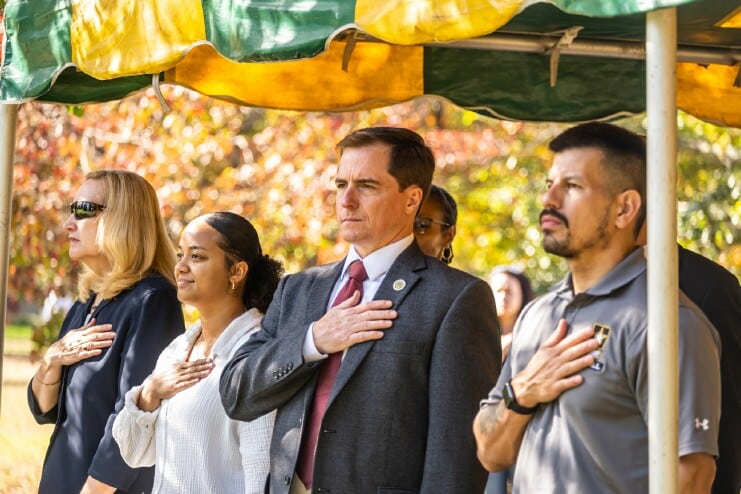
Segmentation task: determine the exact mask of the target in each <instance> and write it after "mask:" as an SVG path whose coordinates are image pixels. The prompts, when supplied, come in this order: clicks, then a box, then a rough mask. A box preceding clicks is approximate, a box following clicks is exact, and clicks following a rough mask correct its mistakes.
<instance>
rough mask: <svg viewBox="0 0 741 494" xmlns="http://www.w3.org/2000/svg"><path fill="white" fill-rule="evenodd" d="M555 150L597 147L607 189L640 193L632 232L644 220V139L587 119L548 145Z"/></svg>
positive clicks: (615, 191)
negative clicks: (586, 121) (638, 208)
mask: <svg viewBox="0 0 741 494" xmlns="http://www.w3.org/2000/svg"><path fill="white" fill-rule="evenodd" d="M548 148H549V149H550V150H551V151H553V152H554V153H560V152H563V151H568V150H569V149H575V148H597V149H599V150H600V151H602V154H604V156H605V158H604V159H603V160H602V161H601V164H602V165H603V167H604V170H605V172H606V174H605V175H606V179H607V180H606V185H607V187H608V192H609V193H611V194H619V193H620V192H623V191H625V190H628V189H633V190H636V191H638V193H639V194H640V195H641V209H640V211H639V212H638V217H637V218H636V226H635V232H634V233H635V234H636V235H638V231H639V230H640V229H641V226H642V225H643V222H644V221H645V219H646V139H645V138H644V137H643V136H640V135H638V134H635V133H633V132H631V131H629V130H627V129H624V128H622V127H618V126H617V125H612V124H608V123H602V122H589V123H585V124H581V125H577V126H576V127H571V128H570V129H568V130H566V131H564V132H562V133H561V134H559V135H558V136H556V137H555V138H554V139H553V140H552V141H551V142H550V144H549V145H548Z"/></svg>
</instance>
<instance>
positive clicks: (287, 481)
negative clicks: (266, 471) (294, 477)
mask: <svg viewBox="0 0 741 494" xmlns="http://www.w3.org/2000/svg"><path fill="white" fill-rule="evenodd" d="M283 483H284V484H286V485H289V484H290V483H291V477H289V476H288V475H286V476H285V477H283Z"/></svg>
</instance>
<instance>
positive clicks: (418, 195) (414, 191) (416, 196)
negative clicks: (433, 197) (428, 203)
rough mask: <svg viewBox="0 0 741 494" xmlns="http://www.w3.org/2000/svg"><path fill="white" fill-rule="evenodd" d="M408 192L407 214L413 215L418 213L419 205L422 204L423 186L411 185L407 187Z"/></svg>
mask: <svg viewBox="0 0 741 494" xmlns="http://www.w3.org/2000/svg"><path fill="white" fill-rule="evenodd" d="M406 193H407V204H406V211H407V214H411V215H412V216H416V215H417V211H419V207H420V206H421V205H422V195H423V193H422V188H421V187H420V186H418V185H410V186H409V187H407V189H406Z"/></svg>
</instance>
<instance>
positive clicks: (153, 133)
mask: <svg viewBox="0 0 741 494" xmlns="http://www.w3.org/2000/svg"><path fill="white" fill-rule="evenodd" d="M164 95H165V97H166V99H167V101H168V103H169V105H170V106H171V107H172V111H170V112H166V111H164V110H163V107H162V106H161V105H160V103H159V102H158V100H157V98H156V97H155V95H154V93H153V92H152V91H151V90H150V91H145V92H142V93H139V94H136V95H133V96H131V97H129V98H127V99H125V100H122V101H118V102H112V103H105V104H96V105H88V106H86V107H85V108H84V109H80V108H68V107H65V106H58V105H48V104H39V103H27V104H24V105H22V107H21V109H20V115H19V121H18V130H17V135H18V138H17V148H16V163H15V168H14V179H15V184H14V197H13V211H12V215H13V216H12V231H13V235H12V239H11V259H10V281H9V290H8V293H9V302H10V307H9V309H10V311H9V312H10V314H11V316H12V314H14V313H18V312H19V311H20V312H22V311H23V310H24V308H25V310H28V308H29V307H31V308H32V307H35V306H37V305H39V304H41V303H42V301H43V300H44V297H45V296H46V295H47V293H48V292H49V290H50V289H51V288H54V289H55V290H56V291H57V292H58V293H60V292H61V293H70V294H74V266H72V265H71V264H70V261H69V260H68V258H67V254H66V251H67V243H66V234H65V232H64V231H63V229H62V226H61V225H62V222H63V221H64V219H65V218H66V216H67V214H68V210H67V205H68V203H69V202H70V201H71V198H72V196H73V194H74V192H75V190H76V188H77V187H78V186H79V185H80V183H81V182H82V181H83V177H84V175H85V173H87V172H89V171H91V170H95V169H99V168H124V169H128V170H133V171H136V172H137V173H139V174H141V175H143V176H144V177H146V178H147V179H148V180H149V181H150V182H151V183H152V184H153V185H154V186H155V188H156V189H157V191H158V194H159V198H160V201H161V205H162V209H163V212H164V215H165V218H166V220H167V223H168V226H169V229H170V232H171V233H172V236H173V239H175V238H176V237H177V235H178V234H179V232H180V230H181V229H182V227H183V226H184V224H185V223H187V222H188V221H189V220H191V219H193V218H194V217H196V216H198V215H199V214H202V213H205V212H209V211H216V210H230V211H234V212H236V213H239V214H242V215H244V216H245V217H247V218H248V219H250V220H251V221H252V222H253V223H254V224H255V225H256V227H257V229H258V231H259V232H260V236H261V239H262V241H263V246H264V250H265V251H266V252H268V253H271V254H273V255H275V256H277V257H278V258H280V259H281V260H282V261H283V262H284V263H285V265H286V268H287V271H288V272H293V271H297V270H300V269H303V268H306V267H308V266H311V265H314V264H318V263H324V262H327V261H330V260H334V259H337V258H339V257H341V256H342V255H343V253H344V251H345V248H346V246H345V245H343V244H342V243H341V239H339V238H338V236H337V223H336V221H335V219H334V194H333V184H332V177H333V174H334V172H335V163H336V161H337V155H336V153H335V150H334V145H335V143H336V142H337V141H339V140H340V139H341V138H342V137H343V136H345V135H346V134H348V133H349V132H351V131H352V130H354V129H356V128H359V127H364V126H369V125H393V126H405V127H409V128H412V129H414V130H417V131H418V132H420V133H421V134H422V135H423V137H424V138H425V139H426V141H427V142H428V143H429V145H430V146H431V147H432V148H433V150H434V152H435V155H436V157H437V171H436V178H435V182H436V183H438V184H439V185H442V186H444V187H446V188H447V189H448V190H450V191H451V193H452V194H453V196H454V197H455V198H456V199H457V201H458V203H459V211H460V217H459V224H458V235H457V238H456V240H455V243H454V250H455V253H456V258H455V261H454V265H455V266H457V267H459V268H461V269H464V270H466V271H469V272H472V273H474V274H476V275H479V276H486V274H487V273H488V272H489V270H490V269H491V268H492V267H494V266H496V265H498V264H512V263H515V264H519V265H521V266H522V267H523V268H525V271H526V273H527V274H528V275H529V276H530V277H531V278H532V279H533V280H534V281H535V285H536V287H537V288H538V289H539V290H543V289H544V288H545V287H547V286H548V285H550V284H551V283H553V282H555V281H556V280H557V279H558V277H560V276H561V275H562V273H563V271H564V265H563V263H562V262H560V261H559V260H558V259H556V258H553V257H551V256H548V255H545V254H544V253H543V251H542V249H541V248H540V233H539V230H538V226H537V217H538V213H539V211H540V195H541V193H542V191H543V186H544V183H545V172H546V166H545V164H546V163H547V161H548V159H549V153H548V151H547V146H546V144H547V142H548V140H549V139H550V138H551V137H552V136H554V135H556V134H557V133H558V132H560V131H561V130H563V129H564V128H565V126H564V125H557V124H534V123H519V122H506V121H500V120H494V119H491V118H488V117H484V116H481V115H478V114H476V113H473V112H470V111H464V110H461V109H459V108H456V107H454V106H452V105H451V104H449V103H447V102H445V101H443V100H440V99H434V98H423V99H419V100H416V101H413V102H410V103H405V104H401V105H396V106H392V107H387V108H384V109H378V110H373V111H362V112H351V113H341V114H330V113H299V112H284V111H271V110H264V109H255V108H244V107H239V106H236V105H232V104H230V103H225V102H221V101H217V100H214V99H209V98H206V97H204V96H200V95H198V94H196V93H193V92H190V91H188V90H187V89H184V88H179V87H166V88H164ZM620 123H621V124H623V125H625V126H627V127H629V128H631V129H633V130H636V131H638V132H644V130H643V128H642V125H643V117H640V116H639V117H635V118H632V119H629V120H624V121H622V122H620ZM679 126H680V149H681V152H680V184H679V196H680V197H679V199H680V203H679V210H680V215H679V232H680V241H681V242H682V243H683V244H685V245H686V246H688V247H690V248H693V249H695V250H698V251H700V252H702V253H704V254H705V255H707V256H709V257H711V258H713V259H716V260H718V261H719V262H720V263H721V264H724V265H725V266H726V267H728V268H730V269H731V270H732V271H734V272H735V274H736V275H739V274H741V246H739V243H740V240H741V233H740V232H739V230H740V228H739V225H740V224H741V205H740V200H739V196H740V195H741V192H740V191H741V185H740V181H741V167H739V160H740V159H741V156H740V155H739V154H740V153H741V151H740V150H741V132H740V131H739V130H738V129H723V128H719V127H714V126H712V125H710V124H706V123H703V122H700V121H698V120H696V119H694V118H692V117H689V116H686V115H680V118H679Z"/></svg>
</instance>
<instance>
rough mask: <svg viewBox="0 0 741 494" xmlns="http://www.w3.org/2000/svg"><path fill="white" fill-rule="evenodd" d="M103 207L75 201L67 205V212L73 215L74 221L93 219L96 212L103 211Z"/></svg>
mask: <svg viewBox="0 0 741 494" xmlns="http://www.w3.org/2000/svg"><path fill="white" fill-rule="evenodd" d="M104 209H105V206H103V205H101V204H95V203H94V202H90V201H75V202H73V203H72V204H70V205H69V212H70V213H71V214H74V215H75V219H76V220H84V219H86V218H95V217H96V216H98V211H103V210H104Z"/></svg>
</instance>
